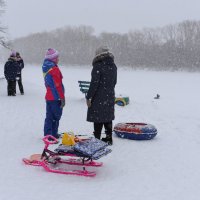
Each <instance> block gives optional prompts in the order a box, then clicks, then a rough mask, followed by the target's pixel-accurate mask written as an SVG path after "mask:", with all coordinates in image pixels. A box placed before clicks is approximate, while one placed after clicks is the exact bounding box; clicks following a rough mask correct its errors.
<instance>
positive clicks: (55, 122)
mask: <svg viewBox="0 0 200 200" xmlns="http://www.w3.org/2000/svg"><path fill="white" fill-rule="evenodd" d="M60 106H61V101H60V100H56V101H46V119H45V122H44V136H46V135H52V136H54V137H55V138H58V127H59V121H60V118H61V116H62V110H63V109H62V108H61V107H60Z"/></svg>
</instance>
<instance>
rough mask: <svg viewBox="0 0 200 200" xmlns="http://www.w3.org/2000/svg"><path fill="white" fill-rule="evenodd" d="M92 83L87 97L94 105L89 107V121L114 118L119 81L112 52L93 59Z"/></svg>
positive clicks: (100, 121)
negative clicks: (116, 90)
mask: <svg viewBox="0 0 200 200" xmlns="http://www.w3.org/2000/svg"><path fill="white" fill-rule="evenodd" d="M91 76H92V78H91V83H90V88H89V90H88V93H87V96H86V98H87V99H91V102H92V105H91V107H90V108H88V113H87V121H89V122H96V123H106V122H111V121H112V120H114V118H115V115H114V106H115V85H116V83H117V67H116V65H115V63H114V57H113V55H112V54H111V53H108V52H107V53H104V54H100V55H99V56H96V57H95V58H94V60H93V69H92V74H91Z"/></svg>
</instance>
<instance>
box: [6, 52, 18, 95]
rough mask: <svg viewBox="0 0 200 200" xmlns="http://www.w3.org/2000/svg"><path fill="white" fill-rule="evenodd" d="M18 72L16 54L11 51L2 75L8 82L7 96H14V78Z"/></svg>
mask: <svg viewBox="0 0 200 200" xmlns="http://www.w3.org/2000/svg"><path fill="white" fill-rule="evenodd" d="M18 70H19V64H18V62H17V59H16V52H15V51H12V52H11V54H10V57H9V58H8V61H7V62H6V64H5V66H4V75H5V78H6V80H7V82H8V86H7V90H8V96H16V78H17V72H18Z"/></svg>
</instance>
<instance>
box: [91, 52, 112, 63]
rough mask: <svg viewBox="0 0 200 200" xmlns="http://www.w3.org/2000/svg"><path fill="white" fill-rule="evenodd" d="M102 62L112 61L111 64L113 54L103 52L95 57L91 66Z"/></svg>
mask: <svg viewBox="0 0 200 200" xmlns="http://www.w3.org/2000/svg"><path fill="white" fill-rule="evenodd" d="M104 60H112V62H114V56H113V54H112V53H110V52H105V53H101V54H98V55H96V56H95V57H94V59H93V61H92V65H94V64H95V63H97V62H102V61H104Z"/></svg>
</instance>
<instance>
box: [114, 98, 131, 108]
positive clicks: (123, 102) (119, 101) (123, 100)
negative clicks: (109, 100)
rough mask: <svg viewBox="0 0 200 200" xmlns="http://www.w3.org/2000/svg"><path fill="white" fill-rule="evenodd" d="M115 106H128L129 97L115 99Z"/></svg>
mask: <svg viewBox="0 0 200 200" xmlns="http://www.w3.org/2000/svg"><path fill="white" fill-rule="evenodd" d="M115 104H117V105H118V106H126V105H128V104H129V97H127V96H125V97H123V96H119V97H116V98H115Z"/></svg>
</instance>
